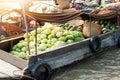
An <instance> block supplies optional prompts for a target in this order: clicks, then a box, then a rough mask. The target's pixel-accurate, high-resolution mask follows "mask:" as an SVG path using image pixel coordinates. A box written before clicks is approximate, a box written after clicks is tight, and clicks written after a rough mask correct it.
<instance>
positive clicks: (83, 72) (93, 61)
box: [52, 48, 120, 80]
mask: <svg viewBox="0 0 120 80" xmlns="http://www.w3.org/2000/svg"><path fill="white" fill-rule="evenodd" d="M52 80H120V49H118V48H115V49H109V51H104V52H103V54H102V55H100V56H98V57H94V58H90V59H87V60H84V61H82V62H79V63H75V64H74V65H70V66H69V67H65V68H62V69H58V70H56V72H55V73H54V76H53V77H52Z"/></svg>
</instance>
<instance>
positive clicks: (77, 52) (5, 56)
mask: <svg viewBox="0 0 120 80" xmlns="http://www.w3.org/2000/svg"><path fill="white" fill-rule="evenodd" d="M119 32H120V29H118V30H113V31H111V32H108V33H105V34H101V35H99V36H94V37H91V38H88V39H85V40H83V41H79V42H76V43H72V44H69V45H66V46H63V47H60V48H56V49H54V50H50V51H45V52H42V53H38V54H37V55H30V58H29V60H28V62H27V61H25V60H22V59H20V58H17V57H15V56H13V55H11V54H9V52H8V51H9V50H10V49H11V48H12V46H13V45H15V44H16V43H17V42H18V41H19V40H21V39H24V38H23V37H22V36H19V37H15V38H10V39H7V40H3V41H0V59H2V60H4V61H6V62H8V63H10V64H12V65H14V66H16V67H18V68H20V69H21V70H23V71H24V75H28V76H31V77H33V78H35V79H37V80H50V77H51V74H52V71H53V70H54V69H57V68H60V67H63V66H66V65H69V64H72V63H74V62H76V61H80V60H82V59H85V58H87V57H90V56H92V55H95V54H96V55H97V54H99V52H100V51H103V50H104V49H105V48H108V47H112V46H115V45H119V46H120V33H119ZM23 78H24V77H23ZM27 78H28V77H27Z"/></svg>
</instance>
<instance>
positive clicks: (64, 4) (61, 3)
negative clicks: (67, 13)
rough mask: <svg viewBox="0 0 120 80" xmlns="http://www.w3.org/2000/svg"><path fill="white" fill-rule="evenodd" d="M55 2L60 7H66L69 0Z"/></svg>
mask: <svg viewBox="0 0 120 80" xmlns="http://www.w3.org/2000/svg"><path fill="white" fill-rule="evenodd" d="M57 3H58V5H59V7H60V8H61V9H68V8H69V7H70V5H69V4H70V0H57Z"/></svg>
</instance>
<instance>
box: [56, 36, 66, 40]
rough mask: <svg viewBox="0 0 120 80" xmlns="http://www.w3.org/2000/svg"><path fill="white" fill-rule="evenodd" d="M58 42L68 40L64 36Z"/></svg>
mask: <svg viewBox="0 0 120 80" xmlns="http://www.w3.org/2000/svg"><path fill="white" fill-rule="evenodd" d="M58 40H59V41H66V40H67V38H66V37H64V36H62V37H60V38H58Z"/></svg>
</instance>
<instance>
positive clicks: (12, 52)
mask: <svg viewBox="0 0 120 80" xmlns="http://www.w3.org/2000/svg"><path fill="white" fill-rule="evenodd" d="M10 53H11V54H13V55H18V54H19V52H17V51H14V50H13V51H11V52H10Z"/></svg>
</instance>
